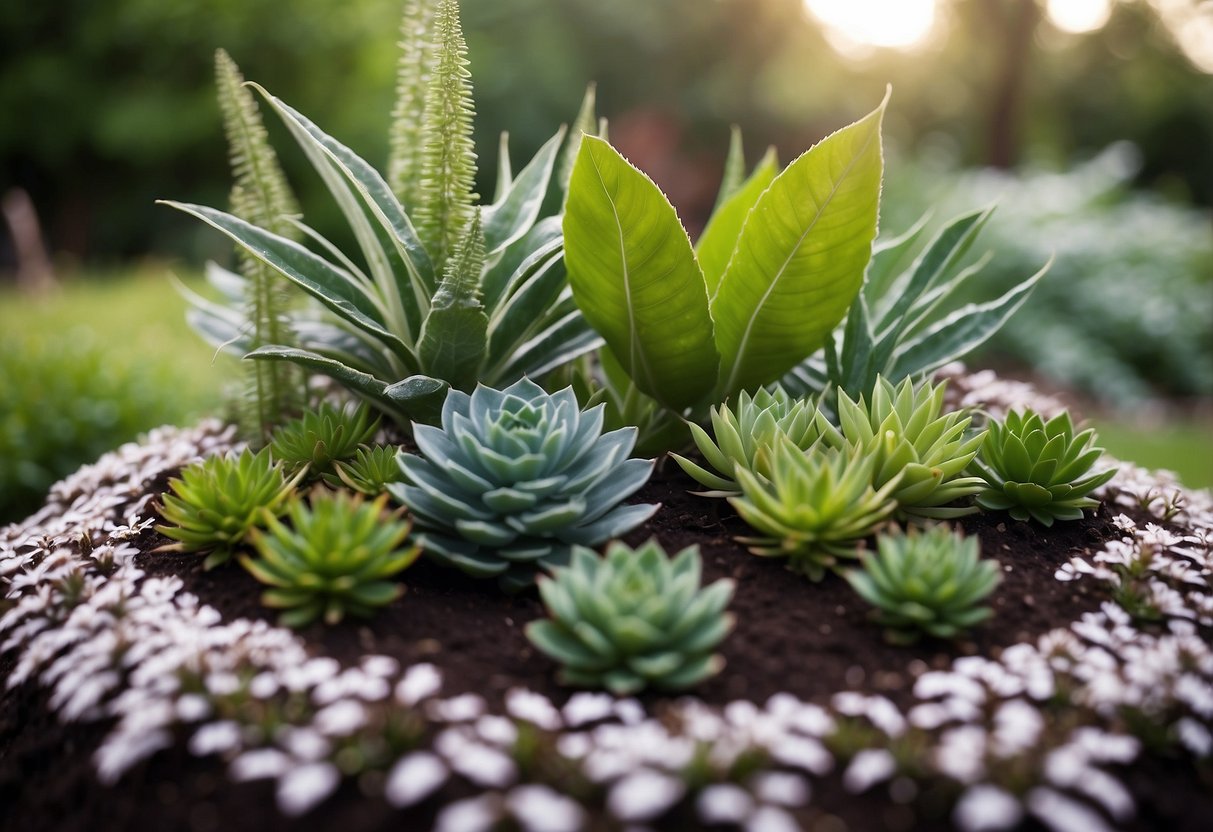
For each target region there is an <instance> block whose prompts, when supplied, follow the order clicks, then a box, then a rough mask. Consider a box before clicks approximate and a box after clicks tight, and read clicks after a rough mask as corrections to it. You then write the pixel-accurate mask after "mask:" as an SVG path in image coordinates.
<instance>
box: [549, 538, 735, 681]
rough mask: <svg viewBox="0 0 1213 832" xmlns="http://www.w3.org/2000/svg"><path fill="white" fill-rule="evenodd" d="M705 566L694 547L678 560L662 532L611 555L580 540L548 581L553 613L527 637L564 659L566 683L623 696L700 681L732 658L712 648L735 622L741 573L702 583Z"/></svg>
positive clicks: (612, 549)
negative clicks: (729, 609) (659, 538)
mask: <svg viewBox="0 0 1213 832" xmlns="http://www.w3.org/2000/svg"><path fill="white" fill-rule="evenodd" d="M701 571H702V564H701V562H700V558H699V550H698V548H697V547H694V546H692V547H690V548H687V549H683V550H682V551H681V552H679V553H678V554H677V555H675V556H674V558H673V559H672V560H671V559H670V558H669V557H667V556H666V553H665V550H664V549H662V548H661V545H660V544H658V543H657V542H656V541H655V540H649V541H648V542H647V543H645V544H643V545H642V546H640V547H639V548H638V549H635V550H633V549H632V548H631V547H629V546H626V545H624V544H622V543H614V544H612V545H611V547H610V548H609V549H608V550H607V553H606V556H605V557H603V558H600V557H599V556H598V555H597V554H595V553H594V552H592V551H590V550H589V549H585V548H582V547H576V548H575V549H574V550H573V554H572V560H571V563H570V565H569V566H568V567H565V568H558V569H556V570H555V571H554V573H553V577H551V578H540V579H539V594H540V596H541V597H542V598H543V602H544V604H545V606H546V607H547V610H548V614H549V615H550V616H551V618H550V619H547V620H542V621H535V622H532V623H531V624H530V625H528V626H527V630H526V633H527V638H529V639H530V640H531V643H532V644H534V645H535V646H536V647H538V648H539V649H540V650H541V651H543V652H544V653H546V654H547V655H549V656H551V657H552V658H554V659H556V660H557V661H559V662H561V663H562V665H563V668H562V670H561V672H560V680H561V682H562V683H563V684H566V685H576V686H579V687H604V688H607V689H608V690H610V691H611V692H612V693H614V694H616V695H619V696H625V695H628V694H632V693H635V692H637V691H639V690H641V689H643V688H646V687H656V688H662V689H665V690H673V689H679V688H687V687H690V686H692V685H695V684H697V683H699V682H700V681H702V680H704V679H706V678H708V677H709V676H712V675H714V674H716V673H718V672H719V671H720V669H721V668H722V667H723V666H724V660H723V659H722V658H721V657H720V656H719V655H716V654H714V653H713V652H712V651H713V650H715V649H716V646H717V645H718V644H719V643H720V642H721V640H722V639H723V638H724V637H725V636H726V635H728V633H729V630H731V629H732V626H733V617H732V616H731V615H729V614H728V613H726V612H725V611H724V610H725V607H726V606H727V605H728V603H729V599H730V598H731V597H732V595H733V581H731V580H729V579H727V578H726V579H722V580H719V581H716V582H715V583H713V584H712V585H711V586H708V587H705V588H703V589H701V588H700V586H699V583H700V574H701Z"/></svg>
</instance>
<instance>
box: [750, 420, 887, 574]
mask: <svg viewBox="0 0 1213 832" xmlns="http://www.w3.org/2000/svg"><path fill="white" fill-rule="evenodd" d="M767 453H770V454H771V462H770V471H771V476H770V479H769V480H765V479H762V478H760V477H758V476H757V475H755V474H751V473H750V472H749V471H746V470H744V469H742V468H738V469H737V481H738V483H739V484H740V485H741V496H740V497H731V498H729V502H730V503H731V504H732V505H733V507H734V508H735V509H737V513H738V514H739V515H741V518H742V519H743V520H745V521H746V523H748V524H749V525H750V526H751V527H752V528H753V529H754V530H755V531H757V532H758V533H759V536H755V537H738V538H737V540H738V542H740V543H744V544H746V545H748V546H749V549H750V551H751V552H752V553H754V554H755V555H760V556H763V557H776V558H787V561H788V564H787V565H788V569H790V570H792V571H793V572H798V573H800V574H801V575H804V576H806V577H808V578H809V579H810V580H813V581H820V580H821V579H822V578H823V577H824V576H825V572H826V570H827V569H834V568H837V566H838V564H839V561H840V560H842V559H845V558H852V559H853V558H855V557H858V551H859V550H858V546H857V544H858V541H859V540H860V539H862V538H864V537H867V536H868V535H870V534H872V533H873V532H874V531H876V529H877V528H879V527H880V526H881V525H882V524H883V523H884V522H885V521H886V520H888V519H889V517H890V515H892V513H893V511H894V510H895V509H896V508H897V502H896V501H895V500H894V499H893V496H892V495H893V492H894V491H895V489H896V488H897V486H898V484H899V482H900V475H898V476H895V477H894V478H893V479H891V480H889V481H888V482H887V483H885V484H884V485H883V486H881V487H880V488H879V489H876V488H873V487H872V469H873V467H874V465H875V459H873V458H872V457H869V456H865V455H863V454H862V453H861V452H860V451H859V450H857V449H855V448H853V447H847V448H843V449H838V448H827V447H823V446H822V445H821V444H820V443H819V444H817V445H814V446H813V447H812V448H810V449H809V450H808V451H802V450H801V449H800V448H797V447H796V446H795V444H793V443H792V441H791V440H790V439H788V438H786V437H780V438H779V439H777V440H776V442H775V444H774V445H773V446H772V447H770V448H763V449H762V450H760V451H759V455H760V456H761V455H765V454H767Z"/></svg>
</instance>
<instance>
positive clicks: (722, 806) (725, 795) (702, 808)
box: [695, 783, 754, 824]
mask: <svg viewBox="0 0 1213 832" xmlns="http://www.w3.org/2000/svg"><path fill="white" fill-rule="evenodd" d="M695 810H696V811H697V812H698V813H699V819H700V820H701V821H703V822H704V823H713V824H725V823H732V824H740V823H742V822H744V821H745V820H746V819H748V818H749V817H750V814H751V813H752V812H753V811H754V798H753V797H751V796H750V793H749V792H747V791H746V790H745V789H743V788H741V786H738V785H735V784H733V783H719V784H716V785H712V786H708V787H707V788H705V789H704V790H703V791H701V792H700V793H699V797H698V798H696V800H695Z"/></svg>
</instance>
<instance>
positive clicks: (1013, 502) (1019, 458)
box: [973, 409, 1116, 526]
mask: <svg viewBox="0 0 1213 832" xmlns="http://www.w3.org/2000/svg"><path fill="white" fill-rule="evenodd" d="M1094 443H1095V431H1094V430H1093V429H1091V428H1088V429H1086V430H1084V431H1082V432H1081V433H1079V434H1077V435H1075V433H1074V424H1073V422H1071V421H1070V414H1069V413H1068V412H1066V411H1064V410H1063V411H1062V412H1061V413H1059V414H1057V415H1056V416H1054V417H1053V418H1052V419H1050V420H1049V421H1047V422H1046V421H1045V420H1044V418H1043V417H1042V416H1041V415H1040V414H1039V413H1036V412H1035V411H1032V410H1030V409H1029V410H1024V411H1023V412H1022V413H1020V412H1016V411H1012V412H1010V413H1008V414H1007V417H1006V419H1005V420H1004V421H1002V422H999V421H996V420H992V421H991V422H990V425H989V436H988V437H987V438H986V441H985V444H984V445H983V446H982V448H981V453H980V454H979V455H978V456H977V459H975V460H974V461H973V470H974V471H975V472H976V473H977V474H978V475H979V476H980V477H981V478H982V480H984V481H985V488H984V489H983V490H982V491H981V493H979V494H978V495H977V504H978V505H980V506H981V507H982V508H987V509H992V510H995V511H1007V512H1009V513H1010V514H1011V516H1012V517H1014V518H1015V519H1016V520H1027V519H1028V518H1031V519H1033V520H1036V521H1037V522H1038V523H1040V524H1041V525H1043V526H1052V525H1053V521H1054V520H1081V519H1082V512H1083V509H1088V508H1097V507H1098V506H1099V502H1098V501H1097V500H1095V499H1093V498H1091V497H1089V496H1087V495H1088V494H1090V493H1091V492H1092V491H1094V490H1095V489H1096V488H1099V487H1100V486H1101V485H1103V484H1104V483H1106V482H1107V481H1108V480H1110V479H1112V477H1113V476H1115V474H1116V469H1115V468H1111V469H1109V470H1106V471H1100V472H1099V473H1096V474H1090V475H1087V472H1089V471H1090V470H1091V467H1092V466H1093V465H1095V463H1096V462H1098V461H1099V458H1100V457H1101V456H1102V455H1103V452H1104V449H1103V448H1098V447H1095V445H1094Z"/></svg>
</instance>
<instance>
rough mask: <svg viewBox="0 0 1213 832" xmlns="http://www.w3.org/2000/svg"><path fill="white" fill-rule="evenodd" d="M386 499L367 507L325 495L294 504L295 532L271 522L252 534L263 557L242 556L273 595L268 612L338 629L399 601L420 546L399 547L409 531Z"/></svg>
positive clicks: (265, 597)
mask: <svg viewBox="0 0 1213 832" xmlns="http://www.w3.org/2000/svg"><path fill="white" fill-rule="evenodd" d="M386 503H387V495H384V496H382V497H380V498H379V499H377V500H375V501H373V502H370V503H367V502H364V501H363V499H362V497H361V496H355V497H351V496H349V495H348V494H346V493H345V492H337V493H336V494H335V495H330V494H324V493H320V494H317V495H316V496H315V497H313V499H312V502H311V506H310V507H309V506H308V505H307V504H305V503H304V502H303V501H302V500H293V501H291V503H290V506H289V510H288V515H289V518H290V521H291V525H290V527H288V526H286V525H285V524H284V523H282V522H280V521H279V520H277V519H276V518H273V517H270V518H268V519H267V527H268V528H267V531H264V532H262V531H260V530H258V531H257V532H255V533H254V535H253V542H254V544H255V546H256V547H257V555H258V557H256V558H252V557H249V556H247V555H242V556H241V558H240V562H241V564H242V565H243V566H244V568H245V569H247V570H248V571H249V572H250V573H251V574H252V576H253V577H254V578H256V579H257V580H259V581H261V582H262V583H264V584H269V586H270V587H271V588H270V589H268V590H266V591H265V593H264V594H262V596H261V602H262V603H263V604H265V605H266V606H267V607H273V608H275V609H282V610H284V612H283V613H282V616H281V622H282V624H283V625H285V626H289V627H302V626H304V625H307V624H310V623H311V622H312V621H314V620H316V619H317V618H323V620H324V622H325V623H326V624H336V623H338V622H339V621H341V619H342V618H343V617H344V616H345V615H346V614H347V613H348V614H350V615H357V616H363V617H365V616H369V615H370V614H371V613H372V612H373V611H374V610H375V608H377V607H382V606H385V605H387V604H390V603H391V602H392V601H394V600H396V599H397V598H399V597H400V595H401V594H402V593H403V592H404V588H403V587H402V586H401V585H400V584H398V583H396V582H394V581H391V580H388V579H389V578H391V576H393V575H395V574H396V573H397V572H400V571H401V570H402V569H404V568H405V567H407V566H409V564H411V563H412V562H413V561H415V560H416V559H417V557H418V555H419V554H420V553H421V552H420V549H419V548H418V547H417V546H408V547H405V546H402V544H403V543H404V541H405V538H406V537H408V533H409V524H408V523H407V522H406V521H403V520H401V519H399V518H398V517H393V516H387V512H386V511H385V509H384V507H385V505H386Z"/></svg>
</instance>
